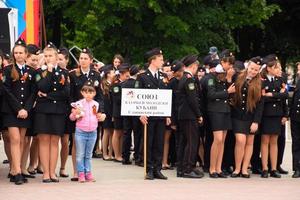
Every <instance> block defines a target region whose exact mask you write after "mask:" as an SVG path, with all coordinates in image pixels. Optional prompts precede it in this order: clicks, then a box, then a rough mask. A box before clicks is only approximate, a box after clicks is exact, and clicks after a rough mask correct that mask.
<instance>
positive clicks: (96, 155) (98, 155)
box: [93, 153, 102, 158]
mask: <svg viewBox="0 0 300 200" xmlns="http://www.w3.org/2000/svg"><path fill="white" fill-rule="evenodd" d="M93 158H102V154H100V153H93Z"/></svg>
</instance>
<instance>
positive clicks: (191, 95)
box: [185, 78, 202, 118]
mask: <svg viewBox="0 0 300 200" xmlns="http://www.w3.org/2000/svg"><path fill="white" fill-rule="evenodd" d="M192 85H194V89H193V88H191V86H192ZM196 87H197V86H196V83H195V81H194V80H193V79H192V78H189V79H187V81H186V83H185V91H186V94H187V97H186V98H187V101H188V103H189V105H190V106H191V107H192V110H193V111H194V113H195V115H196V116H197V117H198V118H199V117H201V116H202V113H201V111H200V105H199V97H198V96H197V95H198V94H197V90H196Z"/></svg>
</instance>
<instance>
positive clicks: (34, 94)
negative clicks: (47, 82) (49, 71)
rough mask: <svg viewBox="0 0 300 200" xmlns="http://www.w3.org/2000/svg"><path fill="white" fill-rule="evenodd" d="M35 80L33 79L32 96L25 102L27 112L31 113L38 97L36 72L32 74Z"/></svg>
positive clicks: (31, 85) (31, 84)
mask: <svg viewBox="0 0 300 200" xmlns="http://www.w3.org/2000/svg"><path fill="white" fill-rule="evenodd" d="M32 74H33V76H32V77H33V78H32V79H31V81H30V82H31V83H30V92H31V94H30V96H29V97H28V99H27V101H26V102H25V107H24V108H25V110H27V111H30V110H31V109H32V107H33V104H34V102H35V100H36V97H37V84H36V81H35V76H36V72H32Z"/></svg>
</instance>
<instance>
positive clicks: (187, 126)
mask: <svg viewBox="0 0 300 200" xmlns="http://www.w3.org/2000/svg"><path fill="white" fill-rule="evenodd" d="M181 61H182V63H183V64H184V66H185V72H184V74H183V77H182V78H181V79H180V80H179V83H178V90H179V93H178V99H179V101H178V121H179V129H180V130H179V131H180V134H182V138H180V141H179V149H180V151H181V152H180V153H181V155H179V158H180V160H178V167H179V169H178V170H177V176H179V177H184V178H202V177H203V176H204V174H203V173H202V172H200V171H198V170H196V169H195V166H196V158H197V154H198V145H199V134H198V126H199V124H202V123H203V118H202V113H201V111H200V103H199V87H198V84H197V81H196V77H195V76H196V75H197V70H198V67H199V61H198V56H197V55H188V56H186V57H184V58H183V59H182V60H181Z"/></svg>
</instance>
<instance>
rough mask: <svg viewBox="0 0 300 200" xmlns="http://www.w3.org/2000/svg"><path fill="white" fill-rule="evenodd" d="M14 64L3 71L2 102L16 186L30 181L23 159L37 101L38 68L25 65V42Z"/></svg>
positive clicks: (17, 46) (17, 49)
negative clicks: (24, 170) (22, 170)
mask: <svg viewBox="0 0 300 200" xmlns="http://www.w3.org/2000/svg"><path fill="white" fill-rule="evenodd" d="M12 53H13V61H14V62H13V64H12V65H9V66H7V67H5V68H4V70H3V76H2V81H3V89H4V92H5V95H4V99H3V101H2V112H3V126H4V127H7V128H8V133H9V139H10V144H11V146H10V149H11V156H12V159H11V171H10V174H11V178H10V181H11V182H14V183H15V184H16V185H20V184H23V183H24V182H26V181H27V179H25V178H24V176H23V175H22V174H21V156H22V153H23V144H24V138H25V134H26V130H27V128H30V127H31V120H32V113H31V111H32V107H33V103H34V101H35V98H36V92H37V91H36V84H35V80H34V77H35V72H34V69H32V68H31V67H29V66H27V65H26V64H25V61H26V57H27V48H26V44H25V42H24V40H22V39H19V40H17V42H16V44H15V46H14V48H13V50H12Z"/></svg>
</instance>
